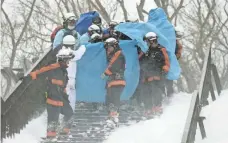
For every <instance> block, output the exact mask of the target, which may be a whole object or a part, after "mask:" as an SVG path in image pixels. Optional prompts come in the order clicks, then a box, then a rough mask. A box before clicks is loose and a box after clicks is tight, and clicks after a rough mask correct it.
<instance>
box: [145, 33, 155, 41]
mask: <svg viewBox="0 0 228 143" xmlns="http://www.w3.org/2000/svg"><path fill="white" fill-rule="evenodd" d="M145 38H146V39H148V40H155V39H157V34H156V33H154V32H148V33H146V35H145Z"/></svg>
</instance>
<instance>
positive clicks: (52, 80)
mask: <svg viewBox="0 0 228 143" xmlns="http://www.w3.org/2000/svg"><path fill="white" fill-rule="evenodd" d="M74 44H75V43H73V45H72V46H74ZM84 51H85V49H81V50H80V49H79V50H77V51H72V50H71V49H70V48H68V47H67V46H63V47H62V49H60V50H59V51H58V54H57V55H56V57H57V62H56V63H53V64H50V65H47V66H44V67H42V68H40V69H39V70H36V71H33V72H31V73H30V76H31V78H32V80H36V79H37V78H40V79H42V80H43V81H44V84H46V86H45V87H47V89H46V90H45V91H47V95H46V96H47V97H46V103H47V114H48V119H47V120H48V121H47V134H46V138H47V140H48V141H55V140H56V136H57V128H58V125H59V114H60V113H61V114H63V115H64V119H63V123H62V124H61V127H60V131H59V133H60V134H65V135H67V134H69V132H70V127H71V124H72V123H73V117H72V115H73V110H72V108H71V106H70V104H69V100H68V95H67V94H66V85H67V82H68V75H67V70H66V69H67V67H68V63H69V61H70V60H71V59H73V58H74V57H78V56H79V55H82V53H84Z"/></svg>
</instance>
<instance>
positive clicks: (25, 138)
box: [3, 113, 47, 143]
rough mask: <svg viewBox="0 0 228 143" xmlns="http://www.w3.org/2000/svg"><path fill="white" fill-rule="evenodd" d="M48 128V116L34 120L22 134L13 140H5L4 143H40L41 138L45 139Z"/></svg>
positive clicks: (44, 115)
mask: <svg viewBox="0 0 228 143" xmlns="http://www.w3.org/2000/svg"><path fill="white" fill-rule="evenodd" d="M46 128H47V114H46V113H44V114H42V115H41V116H40V117H38V118H36V119H34V120H32V121H30V122H29V124H28V125H27V126H26V128H24V129H23V130H22V131H21V133H20V134H16V135H15V136H14V137H13V138H8V139H4V140H3V143H40V139H41V138H40V137H44V136H45V134H46Z"/></svg>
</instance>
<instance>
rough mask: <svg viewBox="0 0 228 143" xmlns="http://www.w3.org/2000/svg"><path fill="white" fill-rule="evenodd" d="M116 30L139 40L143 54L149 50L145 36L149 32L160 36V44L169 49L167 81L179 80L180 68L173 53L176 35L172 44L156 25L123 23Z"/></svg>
mask: <svg viewBox="0 0 228 143" xmlns="http://www.w3.org/2000/svg"><path fill="white" fill-rule="evenodd" d="M115 30H117V31H120V32H122V33H124V34H125V35H127V36H128V37H130V38H131V39H135V40H137V42H138V46H139V47H140V48H141V49H142V51H143V52H146V51H147V50H148V46H147V44H146V43H145V42H144V41H143V36H144V35H145V34H146V33H147V32H155V33H156V34H157V35H158V42H159V44H160V45H162V46H164V47H165V48H166V49H167V52H168V55H169V59H170V70H169V72H168V74H167V79H170V80H176V79H178V78H179V75H180V66H179V63H178V61H177V59H176V56H175V54H174V52H173V48H175V47H173V43H174V42H175V41H176V40H175V38H176V37H175V35H174V40H173V41H172V43H171V44H170V41H171V40H168V38H167V37H169V35H168V33H166V36H165V35H164V34H163V33H162V32H161V31H160V30H159V29H158V28H157V27H156V26H155V25H154V24H151V23H121V24H119V25H118V26H116V27H115ZM163 32H164V31H163ZM174 34H175V33H174ZM171 35H172V34H171ZM172 36H173V35H172Z"/></svg>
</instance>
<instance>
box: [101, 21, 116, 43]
mask: <svg viewBox="0 0 228 143" xmlns="http://www.w3.org/2000/svg"><path fill="white" fill-rule="evenodd" d="M118 24H119V23H118V22H116V21H111V22H110V23H109V24H108V26H109V27H108V28H107V29H105V30H103V39H104V40H107V39H108V38H110V37H113V38H118V37H117V36H118V35H117V33H116V31H115V27H116V26H117V25H118Z"/></svg>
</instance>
